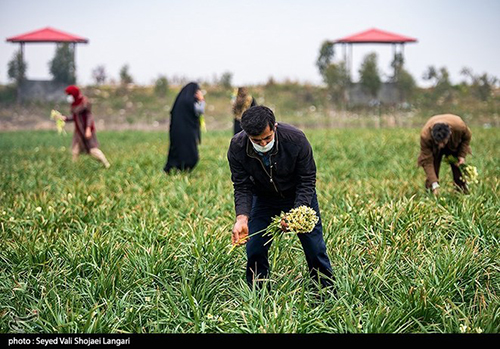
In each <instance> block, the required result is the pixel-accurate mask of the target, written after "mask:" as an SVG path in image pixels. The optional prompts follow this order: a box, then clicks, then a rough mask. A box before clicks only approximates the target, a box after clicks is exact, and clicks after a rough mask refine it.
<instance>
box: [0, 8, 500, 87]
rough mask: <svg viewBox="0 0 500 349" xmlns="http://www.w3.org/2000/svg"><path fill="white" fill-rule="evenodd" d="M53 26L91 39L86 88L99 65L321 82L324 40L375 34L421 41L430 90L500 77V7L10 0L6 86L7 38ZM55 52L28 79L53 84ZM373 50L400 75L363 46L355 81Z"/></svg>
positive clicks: (47, 47) (418, 55)
mask: <svg viewBox="0 0 500 349" xmlns="http://www.w3.org/2000/svg"><path fill="white" fill-rule="evenodd" d="M47 26H51V27H54V28H56V29H60V30H62V31H66V32H69V33H73V34H76V35H80V36H83V37H86V38H88V39H89V40H90V42H89V43H88V44H83V45H78V48H77V56H76V59H77V69H78V71H77V78H78V83H79V84H88V83H91V82H92V77H91V71H92V69H93V68H95V67H96V66H98V65H104V66H105V67H106V70H107V72H108V75H109V76H111V77H113V78H115V79H118V75H119V70H120V68H121V67H122V66H123V65H125V64H128V65H129V66H130V73H131V75H132V76H133V77H134V79H135V80H136V81H137V82H138V83H139V84H149V83H151V82H152V81H153V80H154V79H155V78H157V77H158V75H160V74H163V75H167V77H172V76H174V75H176V76H185V77H187V78H189V79H198V78H203V79H208V80H211V79H213V77H214V75H215V76H220V75H221V74H222V73H224V72H226V71H228V72H231V73H232V74H233V82H234V83H235V84H238V85H243V84H258V83H262V82H265V81H267V79H268V78H269V77H270V76H273V77H274V78H275V79H277V80H283V79H286V78H289V79H291V80H298V81H300V82H309V83H314V84H319V83H321V78H320V76H319V74H318V70H317V68H316V66H315V61H316V58H317V57H318V51H319V48H320V46H321V43H322V42H323V41H324V40H335V39H338V38H341V37H344V36H347V35H350V34H355V33H358V32H361V31H364V30H366V29H370V28H373V27H375V28H379V29H382V30H386V31H390V32H394V33H398V34H402V35H406V36H411V37H415V38H417V39H418V43H415V44H407V45H406V46H405V59H406V66H407V69H408V70H409V71H410V73H412V74H413V76H414V77H415V78H416V79H417V81H418V83H419V84H420V85H425V82H424V81H423V80H422V75H423V73H424V71H425V70H426V69H427V67H428V66H430V65H433V66H435V67H438V68H440V67H443V66H445V67H447V68H448V70H449V72H450V74H451V77H452V81H453V82H459V81H461V80H462V79H463V78H462V76H460V71H461V69H462V68H463V67H469V68H471V69H472V70H473V71H474V72H475V73H485V72H487V73H488V74H492V75H494V76H497V77H500V58H499V57H500V45H499V43H500V40H499V33H500V1H498V0H474V1H472V0H471V1H465V0H399V1H396V0H351V1H345V0H330V1H328V0H304V1H298V0H288V1H286V0H264V1H263V0H255V1H234V0H211V1H207V0H204V1H203V0H178V1H175V0H163V1H162V0H86V1H76V2H68V1H62V0H44V1H38V0H0V36H1V38H2V40H1V41H0V83H6V82H7V63H8V61H9V60H10V59H11V58H12V56H13V54H14V52H15V51H16V50H17V49H18V47H19V45H17V44H13V43H8V42H6V41H5V39H6V38H8V37H11V36H15V35H18V34H23V33H26V32H29V31H32V30H36V29H40V28H44V27H47ZM54 51H55V45H53V44H32V45H27V46H26V60H27V62H28V78H30V79H49V78H50V75H49V70H48V62H49V60H50V59H51V58H52V57H53V54H54ZM337 52H338V53H341V52H342V51H341V50H340V48H339V49H338V50H337ZM369 52H376V53H377V54H378V56H379V68H380V70H381V71H382V73H383V74H385V75H388V74H390V69H389V66H390V61H391V56H392V48H391V46H390V45H359V46H354V49H353V68H354V69H353V75H354V78H356V77H357V70H358V69H359V65H360V63H361V60H362V59H363V57H364V56H365V55H366V54H367V53H369ZM339 56H340V55H339Z"/></svg>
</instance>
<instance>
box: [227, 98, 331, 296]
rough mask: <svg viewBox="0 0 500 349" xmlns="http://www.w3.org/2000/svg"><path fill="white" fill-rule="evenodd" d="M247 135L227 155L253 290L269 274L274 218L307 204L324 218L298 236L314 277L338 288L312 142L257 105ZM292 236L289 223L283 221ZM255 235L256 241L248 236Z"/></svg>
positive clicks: (245, 123)
mask: <svg viewBox="0 0 500 349" xmlns="http://www.w3.org/2000/svg"><path fill="white" fill-rule="evenodd" d="M241 126H242V128H243V131H244V132H240V133H238V134H236V135H234V136H233V138H232V139H231V144H230V146H229V150H228V153H227V157H228V161H229V167H230V169H231V180H232V182H233V187H234V201H235V211H236V223H235V225H234V227H233V232H232V243H233V245H240V244H246V252H247V268H246V280H247V283H248V284H249V285H250V286H252V285H254V284H256V286H260V284H261V283H259V282H258V281H260V280H263V279H266V278H267V277H268V274H269V262H268V252H269V247H270V245H271V244H270V243H268V242H269V240H270V239H271V237H270V236H268V235H267V236H263V233H259V234H255V235H252V234H254V233H257V232H259V231H261V230H262V229H265V228H266V227H267V226H268V225H269V224H270V223H271V220H272V217H274V216H276V215H279V214H280V213H281V212H282V211H283V212H287V211H289V210H290V209H292V208H294V207H299V206H302V205H306V206H309V207H311V208H313V209H314V210H315V211H316V213H317V215H318V217H319V218H320V219H319V221H318V223H317V224H316V226H315V227H314V229H313V231H312V232H311V233H307V234H298V237H299V239H300V242H301V244H302V247H303V250H304V253H305V255H306V260H307V265H308V268H309V272H310V275H311V277H312V278H313V279H314V280H315V281H319V283H320V284H321V285H322V286H324V287H327V286H331V285H332V268H331V265H330V260H329V258H328V255H327V252H326V245H325V242H324V240H323V228H322V223H321V215H320V211H319V206H318V200H317V197H316V164H315V162H314V157H313V152H312V148H311V145H310V144H309V141H308V140H307V138H306V136H305V135H304V133H303V132H302V131H300V130H299V129H297V128H295V127H293V126H291V125H287V124H285V123H279V124H278V123H276V120H275V117H274V114H273V112H272V111H271V109H269V108H267V107H265V106H255V107H252V108H250V109H248V110H247V111H245V112H244V113H243V116H242V118H241ZM282 229H283V230H285V231H286V229H287V226H286V223H284V222H282ZM249 234H250V236H251V237H250V239H248V236H249Z"/></svg>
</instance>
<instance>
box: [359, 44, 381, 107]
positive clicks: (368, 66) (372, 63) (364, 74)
mask: <svg viewBox="0 0 500 349" xmlns="http://www.w3.org/2000/svg"><path fill="white" fill-rule="evenodd" d="M359 75H360V82H361V86H362V87H363V89H365V90H366V91H367V92H368V93H369V94H370V95H371V96H372V97H373V98H377V95H378V92H379V91H380V87H381V86H382V80H381V79H380V74H379V71H378V68H377V54H376V53H374V52H373V53H370V54H368V55H366V56H365V58H364V60H363V62H362V63H361V68H360V69H359Z"/></svg>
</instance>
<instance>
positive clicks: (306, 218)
mask: <svg viewBox="0 0 500 349" xmlns="http://www.w3.org/2000/svg"><path fill="white" fill-rule="evenodd" d="M318 221H319V217H318V216H317V215H316V211H315V210H314V209H312V208H311V207H308V206H305V205H302V206H299V207H295V208H292V209H291V210H290V211H288V212H287V213H284V212H281V214H280V215H278V216H275V217H273V219H272V221H271V224H269V226H268V227H267V228H265V229H262V230H259V231H258V232H255V233H253V234H251V235H249V236H247V237H246V238H245V240H248V239H250V238H251V237H252V236H254V235H257V234H260V233H262V232H264V234H263V236H268V235H271V239H270V240H269V241H268V242H266V244H268V243H270V242H271V241H272V240H273V239H274V238H275V237H276V236H277V235H278V234H281V233H292V234H308V233H310V232H312V231H313V229H314V227H315V226H316V224H317V223H318ZM281 222H284V223H286V226H287V229H286V231H284V230H283V229H282V223H281ZM238 245H239V244H236V245H235V246H233V248H232V249H231V251H232V250H233V249H234V248H235V247H236V246H238Z"/></svg>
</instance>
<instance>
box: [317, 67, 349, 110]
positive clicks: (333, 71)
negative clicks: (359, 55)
mask: <svg viewBox="0 0 500 349" xmlns="http://www.w3.org/2000/svg"><path fill="white" fill-rule="evenodd" d="M323 79H324V81H325V83H326V85H327V88H328V91H329V92H330V95H331V96H332V97H333V99H334V100H335V101H336V102H337V103H340V102H342V103H345V102H347V91H348V89H349V86H350V84H351V77H350V76H349V72H348V71H347V67H346V64H345V62H340V63H338V64H334V63H331V64H329V65H328V67H326V68H325V69H324V71H323Z"/></svg>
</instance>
